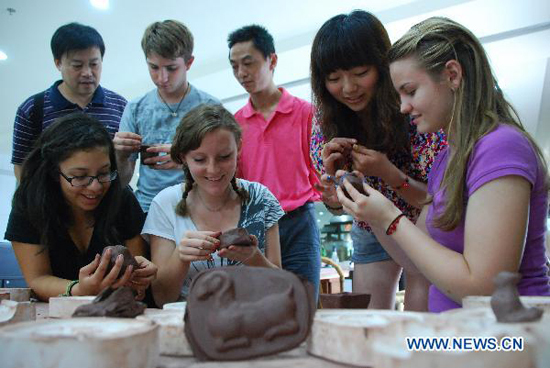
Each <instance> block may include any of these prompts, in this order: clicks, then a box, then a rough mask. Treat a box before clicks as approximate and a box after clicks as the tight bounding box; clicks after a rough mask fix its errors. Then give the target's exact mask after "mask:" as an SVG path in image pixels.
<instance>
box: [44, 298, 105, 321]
mask: <svg viewBox="0 0 550 368" xmlns="http://www.w3.org/2000/svg"><path fill="white" fill-rule="evenodd" d="M94 299H95V296H57V297H53V298H50V299H49V301H48V308H49V312H48V317H50V318H71V316H72V315H73V313H74V311H75V310H76V309H77V308H78V307H80V306H81V305H86V304H90V303H91V302H93V301H94Z"/></svg>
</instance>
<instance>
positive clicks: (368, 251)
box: [350, 223, 391, 264]
mask: <svg viewBox="0 0 550 368" xmlns="http://www.w3.org/2000/svg"><path fill="white" fill-rule="evenodd" d="M350 235H351V241H352V242H353V254H352V256H351V261H352V262H353V263H355V264H367V263H373V262H381V261H387V260H389V259H391V257H390V255H389V254H388V252H386V250H385V249H384V247H382V245H381V244H380V242H379V241H378V239H376V236H374V234H373V233H371V232H368V231H367V230H365V229H363V228H361V227H359V226H358V225H357V224H356V223H354V224H353V226H352V228H351V233H350Z"/></svg>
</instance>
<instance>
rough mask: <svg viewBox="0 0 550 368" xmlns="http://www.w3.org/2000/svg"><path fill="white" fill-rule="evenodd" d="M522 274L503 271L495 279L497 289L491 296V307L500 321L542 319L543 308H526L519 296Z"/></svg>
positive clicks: (511, 321) (516, 321) (512, 321)
mask: <svg viewBox="0 0 550 368" xmlns="http://www.w3.org/2000/svg"><path fill="white" fill-rule="evenodd" d="M519 280H521V275H520V274H519V273H515V272H507V271H503V272H501V273H499V274H498V275H497V276H496V277H495V279H494V282H495V291H494V293H493V295H492V296H491V308H492V309H493V312H494V313H495V317H496V318H497V321H498V322H508V323H518V322H536V321H538V320H540V319H541V317H542V313H543V310H542V309H540V308H536V307H533V308H526V307H525V306H524V305H523V303H522V302H521V300H520V298H519V293H518V289H517V287H516V285H517V283H518V282H519Z"/></svg>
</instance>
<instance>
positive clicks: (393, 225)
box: [386, 213, 405, 235]
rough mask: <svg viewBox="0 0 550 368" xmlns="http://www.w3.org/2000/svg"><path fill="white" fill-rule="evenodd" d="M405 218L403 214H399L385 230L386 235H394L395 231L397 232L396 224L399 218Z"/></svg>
mask: <svg viewBox="0 0 550 368" xmlns="http://www.w3.org/2000/svg"><path fill="white" fill-rule="evenodd" d="M403 216H405V214H404V213H400V214H399V215H398V216H397V217H396V218H395V219H394V220H393V221H392V222H391V223H390V226H388V229H387V230H386V235H391V234H393V233H395V230H397V224H398V223H399V220H401V217H403Z"/></svg>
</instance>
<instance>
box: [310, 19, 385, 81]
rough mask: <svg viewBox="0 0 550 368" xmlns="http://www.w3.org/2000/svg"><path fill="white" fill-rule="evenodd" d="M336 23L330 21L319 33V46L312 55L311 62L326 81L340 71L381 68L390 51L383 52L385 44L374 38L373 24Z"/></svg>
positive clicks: (317, 44) (337, 20)
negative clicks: (365, 67) (372, 66)
mask: <svg viewBox="0 0 550 368" xmlns="http://www.w3.org/2000/svg"><path fill="white" fill-rule="evenodd" d="M334 21H335V22H330V21H329V23H328V24H325V26H323V27H322V28H321V29H320V30H319V33H318V34H317V42H315V43H314V44H315V46H316V47H315V48H314V49H313V50H312V53H311V58H312V60H311V63H312V66H313V65H314V67H315V68H316V69H317V72H318V75H319V76H321V77H322V78H326V76H327V75H328V74H330V73H332V72H334V71H336V70H338V69H342V70H349V69H352V68H355V67H358V66H363V65H374V66H376V67H377V69H379V66H380V65H381V64H383V62H384V60H382V59H383V57H384V56H383V55H384V54H385V52H386V51H387V50H380V48H381V47H380V46H381V45H380V43H381V41H380V40H376V39H375V38H374V37H373V30H372V29H371V28H370V27H369V25H368V24H361V23H360V22H353V20H352V19H349V18H348V19H346V20H344V21H341V20H340V19H334ZM330 23H332V24H330ZM384 49H385V47H384Z"/></svg>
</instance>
